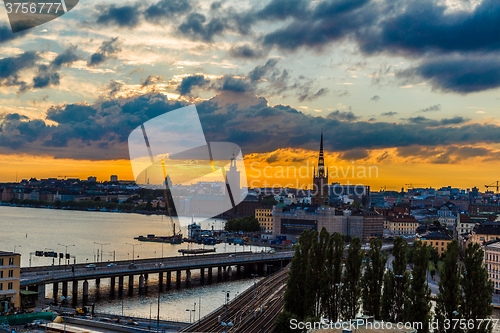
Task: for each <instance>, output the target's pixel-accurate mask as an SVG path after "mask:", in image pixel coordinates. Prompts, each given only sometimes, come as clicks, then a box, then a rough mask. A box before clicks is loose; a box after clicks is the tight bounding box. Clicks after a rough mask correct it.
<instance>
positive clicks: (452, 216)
mask: <svg viewBox="0 0 500 333" xmlns="http://www.w3.org/2000/svg"><path fill="white" fill-rule="evenodd" d="M437 213H438V217H439V223H441V224H444V225H446V227H447V228H448V229H449V230H454V228H455V225H456V223H457V207H456V206H455V205H454V204H452V203H451V202H447V203H445V204H444V205H442V206H441V208H440V209H439V210H438V212H437Z"/></svg>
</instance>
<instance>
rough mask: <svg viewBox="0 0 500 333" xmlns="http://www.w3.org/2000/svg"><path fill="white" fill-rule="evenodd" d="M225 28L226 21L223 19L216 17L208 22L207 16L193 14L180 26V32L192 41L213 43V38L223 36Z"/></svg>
mask: <svg viewBox="0 0 500 333" xmlns="http://www.w3.org/2000/svg"><path fill="white" fill-rule="evenodd" d="M225 28H226V23H225V20H223V19H221V18H217V17H215V18H212V19H210V20H209V21H208V22H207V18H206V17H205V15H203V14H200V13H191V14H189V15H188V16H187V18H186V19H185V20H184V22H183V23H182V24H181V25H180V26H179V28H178V30H179V32H180V33H182V34H183V35H184V36H186V37H188V38H190V39H193V40H201V41H204V42H212V41H213V38H214V37H215V36H216V35H220V34H222V32H223V31H224V29H225Z"/></svg>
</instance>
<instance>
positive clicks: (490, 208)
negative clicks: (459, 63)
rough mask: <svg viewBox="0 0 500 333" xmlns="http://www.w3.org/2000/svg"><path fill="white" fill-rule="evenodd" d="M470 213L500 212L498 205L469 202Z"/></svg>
mask: <svg viewBox="0 0 500 333" xmlns="http://www.w3.org/2000/svg"><path fill="white" fill-rule="evenodd" d="M469 213H470V214H481V213H500V205H494V204H478V203H475V204H471V205H470V206H469Z"/></svg>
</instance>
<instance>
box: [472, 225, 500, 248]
mask: <svg viewBox="0 0 500 333" xmlns="http://www.w3.org/2000/svg"><path fill="white" fill-rule="evenodd" d="M497 239H500V222H486V223H482V224H478V225H476V226H474V228H473V229H472V232H471V235H470V237H469V239H468V242H472V243H479V244H483V243H485V242H489V241H492V240H497Z"/></svg>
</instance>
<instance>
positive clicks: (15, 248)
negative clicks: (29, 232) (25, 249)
mask: <svg viewBox="0 0 500 333" xmlns="http://www.w3.org/2000/svg"><path fill="white" fill-rule="evenodd" d="M16 247H21V245H14V253H16Z"/></svg>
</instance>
